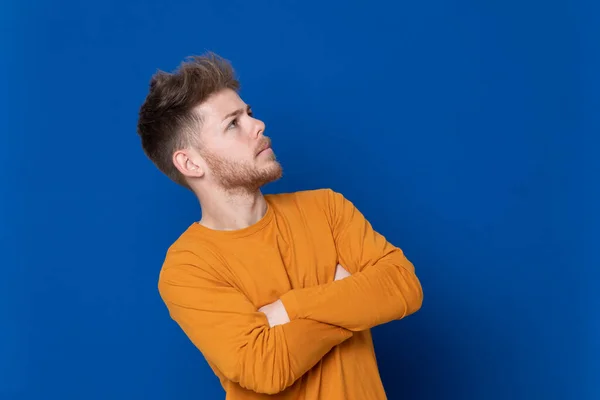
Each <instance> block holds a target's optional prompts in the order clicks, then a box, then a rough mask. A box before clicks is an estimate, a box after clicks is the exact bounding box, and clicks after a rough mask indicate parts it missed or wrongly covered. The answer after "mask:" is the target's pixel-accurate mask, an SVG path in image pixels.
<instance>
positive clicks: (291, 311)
mask: <svg viewBox="0 0 600 400" xmlns="http://www.w3.org/2000/svg"><path fill="white" fill-rule="evenodd" d="M280 300H281V302H282V303H283V307H284V308H285V311H286V312H287V314H288V317H289V319H290V321H292V320H294V319H298V318H300V315H299V313H300V306H299V304H298V298H297V297H296V293H295V292H294V291H293V290H290V291H289V292H287V293H285V294H284V295H283V296H281V298H280Z"/></svg>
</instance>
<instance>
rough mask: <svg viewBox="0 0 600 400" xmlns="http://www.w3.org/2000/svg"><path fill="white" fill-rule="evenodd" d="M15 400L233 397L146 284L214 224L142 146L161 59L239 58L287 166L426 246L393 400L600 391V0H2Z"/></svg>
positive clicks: (6, 246) (3, 393)
mask: <svg viewBox="0 0 600 400" xmlns="http://www.w3.org/2000/svg"><path fill="white" fill-rule="evenodd" d="M1 7H2V10H0V11H2V12H1V13H0V15H1V16H0V22H1V24H0V25H1V26H2V28H1V29H2V35H1V37H2V39H1V40H2V48H3V51H2V63H0V69H1V70H0V72H1V74H0V76H2V78H1V79H2V80H3V81H4V83H3V85H2V90H1V91H0V92H1V95H0V101H1V102H2V103H1V104H0V106H1V107H0V109H1V110H2V111H1V112H2V113H3V116H2V118H1V119H0V120H1V124H2V125H1V126H0V130H1V132H2V135H1V142H0V160H1V162H2V165H1V168H0V171H1V172H0V174H1V178H2V182H3V183H2V188H3V192H2V198H1V200H0V201H1V203H0V204H1V214H0V217H1V221H0V222H1V223H0V229H1V231H0V232H1V235H2V236H1V243H2V244H1V245H2V248H1V251H2V255H3V256H2V278H1V279H0V293H1V296H2V297H1V298H2V301H1V305H0V310H1V313H2V314H1V317H2V319H1V321H2V324H1V325H0V326H1V327H0V398H2V399H89V400H92V399H102V400H106V399H144V400H154V399H178V400H183V399H222V398H224V392H223V391H222V389H221V388H220V386H219V384H218V381H217V379H216V378H215V377H214V376H213V375H212V373H211V371H210V370H209V368H208V366H207V365H206V363H205V361H204V360H203V358H202V356H201V355H200V353H198V352H197V351H196V350H195V348H194V347H193V346H192V344H191V343H190V342H189V341H188V340H187V338H186V337H185V336H184V335H183V333H182V332H181V331H180V330H179V328H178V327H177V326H176V325H175V323H174V322H172V321H171V320H170V319H169V316H168V314H167V310H166V308H165V307H164V305H163V304H162V302H161V300H160V298H159V296H158V293H157V289H156V284H157V277H158V272H159V269H160V266H161V262H162V259H163V256H164V253H165V251H166V248H167V247H168V246H169V244H170V243H171V242H172V241H173V240H175V238H176V237H177V236H178V235H179V234H180V233H181V231H182V230H183V229H185V228H186V227H187V225H188V224H189V223H190V222H191V221H193V220H195V219H198V218H199V215H200V214H199V209H198V204H197V202H196V200H195V198H194V197H193V196H192V195H191V193H189V192H187V191H186V190H185V189H183V188H180V187H178V186H176V185H175V184H174V183H171V182H170V181H169V180H168V179H167V178H166V177H163V175H162V174H161V173H160V172H158V170H156V169H155V168H154V167H153V165H152V164H151V163H150V162H149V161H148V160H147V159H146V158H145V156H144V155H143V153H142V150H141V147H140V144H139V139H138V137H137V135H136V131H135V125H136V120H137V111H138V108H139V106H140V104H141V102H142V101H143V99H144V96H145V94H146V90H147V86H148V81H149V79H150V76H151V75H152V74H153V73H154V72H155V71H156V70H157V69H158V68H160V69H164V70H172V69H174V68H175V67H176V66H177V65H178V64H179V62H180V61H181V60H182V59H183V58H185V57H186V56H188V55H192V54H199V53H203V52H204V51H206V50H212V51H215V52H217V53H219V54H221V55H222V56H224V57H226V58H228V59H230V60H231V61H232V62H233V65H234V67H235V68H236V70H237V72H238V75H239V78H240V79H241V81H242V85H243V89H242V96H243V97H244V100H245V101H247V102H248V103H250V104H251V105H252V106H253V109H254V111H255V113H256V114H257V116H258V117H259V118H261V119H263V120H264V121H265V122H266V124H267V132H268V134H269V135H270V136H271V137H272V139H273V144H274V147H275V150H276V152H277V154H278V156H279V158H280V160H281V161H282V163H283V166H284V168H285V178H284V179H282V180H281V181H279V182H277V183H275V184H272V185H269V186H268V187H267V188H266V189H265V192H279V191H293V190H300V189H308V188H317V187H331V188H333V189H335V190H338V191H341V192H343V193H344V194H345V195H346V196H347V197H348V198H350V199H351V200H352V201H354V202H355V203H356V205H357V206H358V207H359V208H360V209H361V210H362V211H363V213H364V214H365V215H366V216H367V218H368V219H370V221H371V222H372V223H373V225H374V226H375V228H376V229H377V230H379V231H380V232H382V233H383V234H385V235H386V236H387V237H388V238H389V239H390V240H391V241H392V242H394V243H395V244H397V245H399V246H400V247H401V248H403V249H404V251H405V252H406V254H407V255H408V257H409V258H410V259H411V260H412V261H414V263H415V265H416V267H417V271H418V274H419V277H420V278H421V280H422V284H423V287H424V292H425V301H424V304H423V308H422V309H421V311H419V312H418V313H417V314H415V315H413V316H411V317H409V318H407V319H406V320H404V321H401V322H396V323H391V324H388V325H385V326H381V327H378V328H376V329H375V330H374V336H375V344H376V349H377V354H378V359H379V362H380V366H381V375H382V378H383V380H384V384H385V386H386V389H387V391H388V394H389V398H390V399H436V400H438V399H474V400H475V399H488V400H496V399H498V400H500V399H502V400H504V399H531V398H543V399H567V398H577V399H598V398H600V372H599V371H600V363H599V361H598V360H600V343H599V341H600V339H599V338H600V323H599V317H598V306H599V301H598V298H597V297H595V293H593V292H594V291H595V290H597V287H598V282H600V280H599V279H598V271H597V269H598V266H599V265H600V258H599V256H598V254H597V252H596V251H595V250H596V248H597V247H598V239H599V236H600V235H599V227H600V221H599V216H598V206H597V204H598V202H599V200H600V196H599V190H598V176H599V174H598V172H599V162H598V160H597V158H596V157H597V154H598V152H597V146H598V144H599V140H598V136H597V128H598V127H599V126H600V124H599V123H598V122H599V121H598V110H599V107H600V102H599V101H598V93H599V90H600V85H599V80H598V79H597V73H598V71H599V70H600V57H599V53H598V40H599V39H600V29H599V25H600V24H599V23H598V20H599V18H598V17H599V13H598V11H599V10H598V7H597V6H596V7H592V2H589V3H587V4H585V3H583V2H581V3H578V2H573V1H563V2H541V1H540V2H533V1H516V0H511V1H492V2H475V1H468V0H461V1H458V0H457V1H436V0H429V1H423V2H397V3H392V2H385V1H375V0H373V1H369V2H362V3H358V2H357V3H350V2H344V1H341V0H339V1H244V2H242V1H232V0H229V1H226V2H216V1H212V2H199V1H196V2H182V1H159V2H157V1H126V0H125V1H114V0H109V1H98V2H83V1H80V2H76V1H53V2H51V1H47V0H46V1H44V0H32V1H29V2H20V3H17V2H4V3H3V5H2V6H1Z"/></svg>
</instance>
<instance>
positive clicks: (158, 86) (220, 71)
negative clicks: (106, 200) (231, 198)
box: [137, 52, 240, 188]
mask: <svg viewBox="0 0 600 400" xmlns="http://www.w3.org/2000/svg"><path fill="white" fill-rule="evenodd" d="M234 75H235V74H234V70H233V68H232V66H231V64H230V63H229V62H228V61H227V60H224V59H223V58H221V57H219V56H218V55H216V54H214V53H212V52H209V53H206V54H204V55H201V56H191V57H188V59H187V60H186V61H184V62H182V63H181V65H180V66H179V67H178V68H177V70H176V71H175V72H173V73H167V72H163V71H160V70H159V71H158V72H157V73H156V74H154V75H153V76H152V78H151V80H150V90H149V93H148V95H147V97H146V99H145V100H144V103H143V104H142V106H141V107H140V110H139V118H138V123H137V133H138V135H139V136H140V138H141V142H142V148H143V150H144V153H145V154H146V156H147V157H148V158H149V159H150V160H151V161H152V162H153V163H154V165H156V167H157V168H158V169H159V170H160V171H162V172H163V173H164V174H165V175H167V176H168V177H169V178H170V179H172V180H173V181H174V182H176V183H178V184H180V185H182V186H184V187H187V188H189V186H188V184H187V182H186V181H185V178H184V176H183V175H182V174H181V173H180V172H179V170H178V169H177V168H176V167H175V165H174V164H173V158H172V157H173V153H174V152H175V151H177V150H179V149H183V148H186V147H188V146H194V145H197V144H198V143H197V140H198V136H197V133H196V132H198V130H199V128H200V127H201V126H202V121H201V120H200V118H199V117H198V116H197V115H196V114H195V113H193V112H192V110H193V109H194V107H196V106H197V105H199V104H200V103H202V102H204V101H205V100H206V99H207V98H208V97H209V96H211V95H212V94H214V93H216V92H218V91H220V90H222V89H232V90H235V91H236V92H237V91H239V88H240V84H239V82H238V80H237V79H236V77H235V76H234Z"/></svg>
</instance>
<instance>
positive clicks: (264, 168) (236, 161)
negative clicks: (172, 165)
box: [195, 89, 282, 191]
mask: <svg viewBox="0 0 600 400" xmlns="http://www.w3.org/2000/svg"><path fill="white" fill-rule="evenodd" d="M195 112H197V113H199V114H200V115H201V116H202V119H203V121H204V122H203V124H202V129H201V133H200V147H199V153H200V155H201V156H202V159H203V160H204V162H205V164H206V169H207V171H206V173H207V178H208V179H209V180H210V181H211V183H212V184H216V185H218V186H220V187H222V188H223V189H226V190H238V189H239V190H244V191H254V190H257V189H259V188H260V187H261V186H263V185H265V184H267V183H269V182H272V181H274V180H277V179H279V178H280V177H281V175H282V168H281V165H280V164H279V162H277V160H276V158H275V153H274V152H273V150H272V149H271V140H270V139H269V138H268V137H267V136H264V130H265V124H264V123H263V122H262V121H260V120H258V119H256V118H253V117H252V113H251V111H250V107H249V106H248V105H247V104H245V103H244V102H243V101H242V99H241V98H240V97H239V96H238V94H237V93H236V92H235V91H233V90H230V89H226V90H223V91H220V92H218V93H216V94H214V95H213V96H211V97H210V98H209V99H208V100H207V101H205V102H204V103H202V104H201V105H200V106H198V108H197V109H196V110H195Z"/></svg>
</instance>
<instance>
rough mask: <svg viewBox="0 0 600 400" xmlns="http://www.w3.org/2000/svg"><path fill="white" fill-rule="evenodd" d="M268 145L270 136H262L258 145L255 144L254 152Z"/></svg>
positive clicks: (269, 144) (258, 151)
mask: <svg viewBox="0 0 600 400" xmlns="http://www.w3.org/2000/svg"><path fill="white" fill-rule="evenodd" d="M269 147H271V138H269V137H267V136H264V137H263V138H262V140H261V141H260V143H259V144H258V146H256V154H258V153H260V152H261V151H263V150H264V149H266V148H269Z"/></svg>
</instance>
